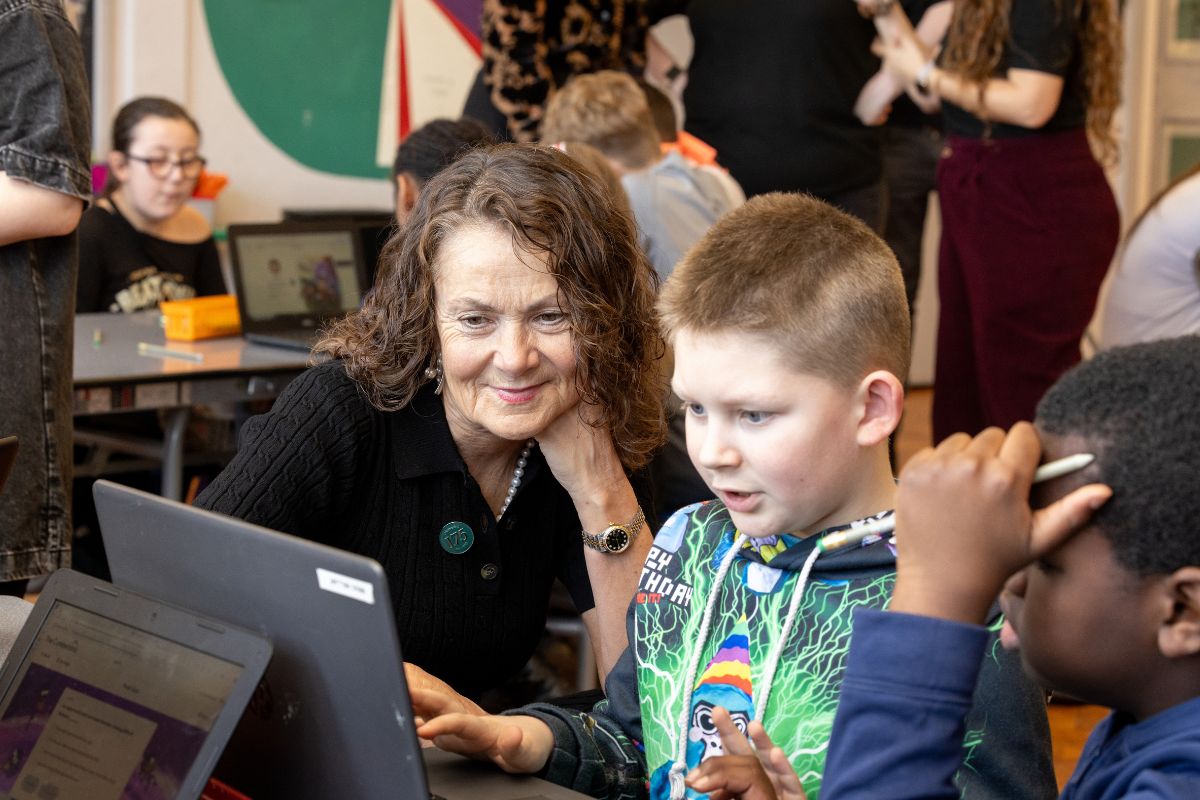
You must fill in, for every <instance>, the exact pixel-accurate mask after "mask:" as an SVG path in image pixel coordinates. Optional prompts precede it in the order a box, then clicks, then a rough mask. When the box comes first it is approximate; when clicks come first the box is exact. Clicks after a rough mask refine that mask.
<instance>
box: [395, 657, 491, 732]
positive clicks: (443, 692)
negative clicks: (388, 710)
mask: <svg viewBox="0 0 1200 800" xmlns="http://www.w3.org/2000/svg"><path fill="white" fill-rule="evenodd" d="M404 682H405V683H407V684H408V692H409V695H410V696H413V712H414V713H416V715H417V724H418V725H420V724H421V723H422V722H424V719H425V718H426V717H432V716H436V715H430V714H426V713H425V712H424V711H422V710H421V709H420V708H418V707H417V701H416V697H415V696H414V695H413V693H414V692H415V691H416V690H418V689H420V690H424V691H425V692H426V694H423V695H422V697H425V698H430V697H432V696H434V695H439V696H440V699H439V701H438V708H439V709H444V710H443V711H442V713H450V711H457V712H460V713H462V714H474V715H475V716H480V717H484V716H487V712H486V711H484V710H483V709H482V708H480V707H479V706H478V705H477V704H476V703H475V701H473V700H470V699H468V698H466V697H463V696H462V695H461V694H459V693H458V692H456V691H454V689H453V688H451V686H450V684H448V683H446V682H445V681H444V680H442V679H441V678H438V677H436V676H434V675H430V674H429V673H428V672H426V671H425V670H423V669H421V668H420V667H418V666H417V665H416V664H411V663H409V662H408V661H405V662H404Z"/></svg>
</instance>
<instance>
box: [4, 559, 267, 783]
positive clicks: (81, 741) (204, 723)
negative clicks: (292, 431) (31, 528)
mask: <svg viewBox="0 0 1200 800" xmlns="http://www.w3.org/2000/svg"><path fill="white" fill-rule="evenodd" d="M270 657H271V645H270V643H269V642H268V641H267V640H266V639H265V638H264V637H262V636H259V635H257V634H253V633H250V632H248V631H243V630H240V629H238V628H235V627H232V626H230V625H228V624H226V623H222V622H218V621H216V620H213V619H211V618H208V617H202V616H199V615H197V614H195V613H193V612H190V611H184V610H182V609H179V608H175V607H173V606H170V605H167V604H165V603H162V602H159V601H157V600H151V599H149V598H146V597H142V596H140V595H138V594H135V593H133V592H130V591H127V590H125V589H118V588H116V587H114V586H112V585H111V584H108V583H104V582H103V581H98V580H96V579H95V578H90V577H88V576H86V575H83V574H81V573H78V572H72V571H71V570H59V571H57V572H55V573H54V575H53V576H51V578H50V580H49V582H47V584H46V586H45V588H44V589H43V590H42V592H41V594H40V595H39V597H38V602H37V605H35V606H34V607H33V610H32V611H31V612H29V616H28V617H27V618H26V620H25V624H24V626H23V627H22V629H21V632H20V634H19V635H18V636H17V639H16V642H15V643H14V644H13V646H12V648H11V650H10V651H9V655H8V658H7V660H6V661H5V663H4V668H3V672H2V673H0V796H3V797H5V798H15V799H16V800H27V799H28V800H34V799H35V798H36V799H37V800H43V799H50V798H52V799H53V800H159V799H161V800H168V799H170V798H182V799H183V800H193V799H194V798H196V797H199V796H200V793H201V791H202V790H203V789H204V787H205V784H206V783H207V781H208V777H209V775H210V773H211V772H212V769H213V766H214V765H215V764H216V763H217V759H218V757H219V756H220V754H221V751H222V749H223V748H224V746H225V743H226V741H228V739H229V736H230V734H231V733H232V732H233V730H234V727H235V726H236V725H237V722H238V720H239V719H240V717H241V715H242V711H243V709H244V708H245V707H246V703H247V702H248V701H249V700H250V697H251V695H252V694H253V693H254V689H255V686H257V685H258V682H259V678H260V677H261V676H262V674H263V670H264V669H265V668H266V666H267V661H268V660H269V659H270Z"/></svg>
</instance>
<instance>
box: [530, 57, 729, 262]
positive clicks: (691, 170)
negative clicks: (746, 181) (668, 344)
mask: <svg viewBox="0 0 1200 800" xmlns="http://www.w3.org/2000/svg"><path fill="white" fill-rule="evenodd" d="M542 140H543V141H544V142H546V143H547V144H554V143H556V142H583V143H584V144H589V145H591V146H592V147H594V148H596V149H597V150H599V151H600V152H601V153H603V154H604V156H605V158H607V159H608V163H609V165H610V166H612V168H613V170H614V171H616V173H617V174H618V175H620V176H621V185H622V186H624V187H625V193H626V194H627V195H628V196H629V203H630V206H631V207H632V208H633V217H634V219H635V220H636V221H637V224H638V228H639V229H640V230H641V234H642V239H643V241H642V245H643V247H644V248H645V250H646V255H647V256H649V257H650V261H651V263H653V264H654V270H655V271H656V272H657V273H658V274H659V277H661V278H664V279H665V278H666V277H667V276H668V275H670V274H671V271H672V270H673V269H674V268H675V264H676V263H678V261H679V259H680V258H681V257H682V256H683V254H684V253H685V252H686V251H687V249H688V248H689V247H691V246H692V245H693V244H695V243H696V241H697V240H699V239H700V237H701V236H703V235H704V232H705V231H707V230H708V229H709V227H710V226H711V225H712V224H713V223H714V222H716V221H717V220H718V219H720V217H721V216H722V215H723V214H725V213H727V212H729V211H732V210H733V209H734V208H736V207H737V206H738V205H740V201H738V200H735V199H734V198H733V197H732V196H731V195H730V193H729V191H728V190H727V189H726V188H725V186H724V185H723V184H722V182H721V180H720V179H719V178H718V177H716V176H715V175H712V174H709V173H707V172H705V171H704V170H701V169H699V168H698V167H697V166H696V165H694V164H692V163H691V162H689V161H687V160H685V159H684V158H683V156H682V155H680V154H679V153H667V154H666V155H665V156H664V155H663V153H662V148H661V147H660V146H659V138H658V128H657V127H655V124H654V118H653V117H652V116H651V114H650V106H649V104H648V103H647V101H646V95H645V94H644V93H643V92H642V89H641V87H639V86H638V85H637V81H635V80H634V79H633V78H631V77H630V76H629V75H626V74H625V73H623V72H615V71H613V70H604V71H601V72H596V73H591V74H588V75H578V76H576V77H574V78H572V79H571V80H570V82H568V83H567V85H566V86H564V87H563V88H562V89H560V90H559V91H558V92H556V93H555V95H554V97H552V98H551V99H550V102H549V104H548V105H547V106H546V117H545V119H544V121H543V123H542Z"/></svg>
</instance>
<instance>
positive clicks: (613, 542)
mask: <svg viewBox="0 0 1200 800" xmlns="http://www.w3.org/2000/svg"><path fill="white" fill-rule="evenodd" d="M604 546H605V547H606V548H607V549H608V552H610V553H619V552H621V551H622V550H624V549H625V548H626V547H629V532H628V531H627V530H625V529H624V528H618V527H612V528H609V529H608V530H607V531H605V533H604Z"/></svg>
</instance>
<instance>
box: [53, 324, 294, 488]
mask: <svg viewBox="0 0 1200 800" xmlns="http://www.w3.org/2000/svg"><path fill="white" fill-rule="evenodd" d="M139 342H147V343H149V344H152V345H158V346H162V347H166V348H169V349H170V350H173V351H179V352H181V353H191V354H198V359H199V360H187V359H184V358H170V357H168V358H160V357H156V356H148V355H140V354H139V353H138V343H139ZM308 359H309V356H308V354H307V353H303V352H301V351H298V350H287V349H285V348H281V347H267V346H263V345H254V344H250V343H249V342H247V341H246V340H245V339H243V338H242V337H240V336H227V337H223V338H220V339H205V340H202V341H197V342H175V341H171V342H168V341H166V339H165V337H164V336H163V331H162V327H161V326H160V324H159V313H158V312H157V311H142V312H138V313H134V314H109V313H99V314H78V315H76V317H75V370H74V393H75V396H74V402H75V409H74V411H75V416H76V417H80V416H84V415H93V414H119V413H124V412H130V411H142V410H146V409H162V410H163V411H164V413H165V418H164V420H163V439H162V442H147V441H144V440H137V439H132V438H130V437H124V436H118V435H113V434H106V433H95V432H89V431H86V430H80V431H79V432H78V433H77V436H76V441H79V442H81V443H103V444H107V445H110V446H113V447H114V448H118V449H121V450H123V451H126V452H130V453H133V454H135V455H144V456H151V457H154V458H157V459H161V461H162V495H163V496H164V497H169V498H171V499H172V500H179V499H181V498H182V497H183V456H184V447H183V434H184V430H185V428H186V427H187V421H188V413H189V409H190V408H191V407H192V406H193V405H196V404H201V403H218V402H228V401H244V400H254V399H262V398H267V399H270V398H274V397H276V396H278V395H279V392H281V391H282V390H283V387H284V386H287V384H288V382H289V381H290V380H291V379H292V378H294V377H296V376H297V375H299V374H300V372H302V371H303V370H304V368H305V366H306V365H307V364H308Z"/></svg>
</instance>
